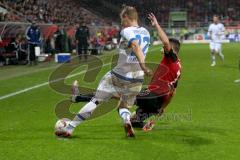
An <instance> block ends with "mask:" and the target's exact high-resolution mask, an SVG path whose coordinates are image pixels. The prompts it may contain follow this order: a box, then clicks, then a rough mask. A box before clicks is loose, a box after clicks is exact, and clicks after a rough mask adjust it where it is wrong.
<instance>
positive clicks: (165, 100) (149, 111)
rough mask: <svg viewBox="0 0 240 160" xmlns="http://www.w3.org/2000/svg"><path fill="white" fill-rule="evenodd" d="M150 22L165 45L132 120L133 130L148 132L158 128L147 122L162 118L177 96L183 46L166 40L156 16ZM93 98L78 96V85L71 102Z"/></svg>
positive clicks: (141, 94)
mask: <svg viewBox="0 0 240 160" xmlns="http://www.w3.org/2000/svg"><path fill="white" fill-rule="evenodd" d="M149 19H150V20H151V23H152V25H153V26H154V27H155V28H156V30H157V32H158V36H159V38H160V40H161V41H162V43H163V50H162V54H163V59H162V61H161V63H160V64H159V65H158V67H157V69H156V70H155V71H154V75H153V78H152V80H151V82H150V84H149V85H148V88H147V89H144V90H142V91H141V93H139V95H138V96H137V97H136V101H135V105H136V106H137V108H136V111H135V114H133V115H132V116H131V123H132V126H133V127H136V128H142V129H143V130H145V131H149V130H151V129H152V128H153V126H154V124H155V122H154V121H153V120H149V121H148V122H146V123H145V120H147V119H149V118H150V117H151V116H161V115H162V114H163V113H164V110H165V108H166V107H167V105H168V104H169V103H170V101H171V99H172V97H173V96H174V94H175V91H176V88H177V84H178V80H179V78H180V75H181V63H180V60H179V58H178V53H179V50H180V42H179V41H178V40H177V39H174V38H170V39H169V38H168V37H167V35H166V34H165V32H164V31H163V29H162V28H161V26H160V25H159V24H158V21H157V19H156V17H155V16H154V15H153V14H149ZM91 98H92V95H83V94H79V91H78V84H77V81H75V82H74V84H73V96H72V101H73V102H84V101H87V100H90V99H91Z"/></svg>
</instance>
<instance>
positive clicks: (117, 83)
mask: <svg viewBox="0 0 240 160" xmlns="http://www.w3.org/2000/svg"><path fill="white" fill-rule="evenodd" d="M141 89H142V83H140V82H135V83H133V82H130V81H125V80H122V79H120V78H118V77H116V76H115V75H114V74H112V73H111V72H108V73H107V74H105V76H104V77H103V78H102V80H101V81H100V83H99V85H98V88H97V91H96V94H95V96H94V98H95V99H96V100H97V101H99V102H102V101H107V100H109V99H110V98H112V97H113V96H114V97H120V100H121V101H123V102H125V103H126V104H127V105H128V106H132V105H133V104H134V102H135V100H136V96H137V95H138V94H139V92H140V91H141Z"/></svg>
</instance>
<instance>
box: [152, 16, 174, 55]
mask: <svg viewBox="0 0 240 160" xmlns="http://www.w3.org/2000/svg"><path fill="white" fill-rule="evenodd" d="M148 19H149V20H150V21H151V23H152V26H153V27H155V28H156V30H157V33H158V36H159V39H160V40H161V41H162V43H163V47H164V50H165V51H170V50H171V46H170V42H169V39H168V36H167V35H166V33H165V32H164V31H163V29H162V27H161V26H160V25H159V23H158V21H157V18H156V17H155V15H154V14H153V13H150V14H149V15H148Z"/></svg>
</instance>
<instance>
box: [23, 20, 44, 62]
mask: <svg viewBox="0 0 240 160" xmlns="http://www.w3.org/2000/svg"><path fill="white" fill-rule="evenodd" d="M26 38H27V41H28V56H29V58H28V60H29V65H33V64H37V61H36V54H35V47H38V46H39V45H40V41H41V32H40V28H39V27H38V26H37V25H36V22H33V23H32V25H31V26H29V27H28V28H27V30H26Z"/></svg>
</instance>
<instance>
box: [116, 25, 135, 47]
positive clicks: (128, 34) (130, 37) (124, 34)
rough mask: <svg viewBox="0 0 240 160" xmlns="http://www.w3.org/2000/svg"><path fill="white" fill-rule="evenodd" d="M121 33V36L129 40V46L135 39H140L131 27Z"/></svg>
mask: <svg viewBox="0 0 240 160" xmlns="http://www.w3.org/2000/svg"><path fill="white" fill-rule="evenodd" d="M120 34H121V37H122V38H123V39H125V40H126V41H127V42H128V46H130V45H131V43H132V42H133V41H135V40H138V39H137V37H136V35H135V34H134V33H133V31H131V30H130V29H123V30H122V31H121V33H120Z"/></svg>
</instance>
